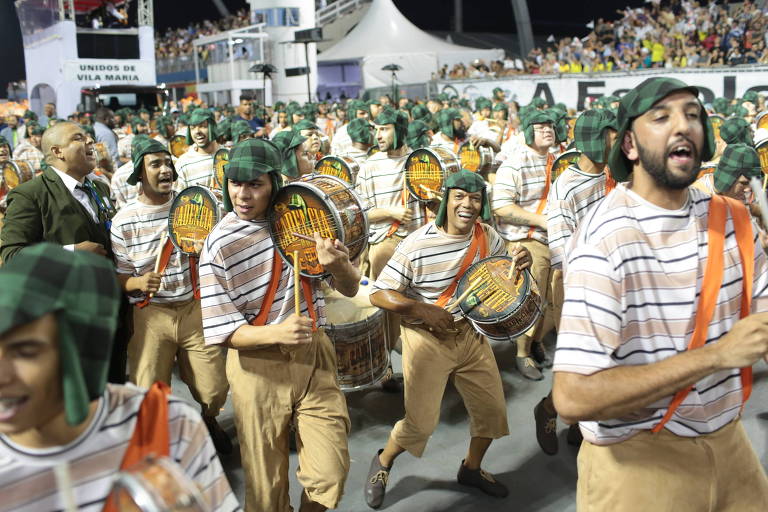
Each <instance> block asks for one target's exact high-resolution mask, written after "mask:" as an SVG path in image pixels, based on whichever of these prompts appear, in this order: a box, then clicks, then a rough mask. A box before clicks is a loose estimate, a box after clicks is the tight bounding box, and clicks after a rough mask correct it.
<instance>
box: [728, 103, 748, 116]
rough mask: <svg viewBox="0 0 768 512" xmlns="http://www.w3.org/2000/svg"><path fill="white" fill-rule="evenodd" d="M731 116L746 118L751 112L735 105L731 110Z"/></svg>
mask: <svg viewBox="0 0 768 512" xmlns="http://www.w3.org/2000/svg"><path fill="white" fill-rule="evenodd" d="M731 115H733V116H736V117H745V116H747V115H749V111H748V110H747V109H746V108H744V107H742V106H741V105H734V107H733V108H732V109H731Z"/></svg>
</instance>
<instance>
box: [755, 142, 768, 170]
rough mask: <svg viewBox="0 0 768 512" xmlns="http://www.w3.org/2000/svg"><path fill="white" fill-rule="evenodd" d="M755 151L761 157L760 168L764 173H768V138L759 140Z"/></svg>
mask: <svg viewBox="0 0 768 512" xmlns="http://www.w3.org/2000/svg"><path fill="white" fill-rule="evenodd" d="M755 151H757V156H758V157H759V158H760V168H761V169H762V171H763V174H768V139H765V140H761V141H758V142H757V143H756V144H755Z"/></svg>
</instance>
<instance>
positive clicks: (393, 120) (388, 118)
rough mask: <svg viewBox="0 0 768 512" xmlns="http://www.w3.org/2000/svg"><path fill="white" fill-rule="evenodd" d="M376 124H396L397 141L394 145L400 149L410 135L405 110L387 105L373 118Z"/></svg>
mask: <svg viewBox="0 0 768 512" xmlns="http://www.w3.org/2000/svg"><path fill="white" fill-rule="evenodd" d="M373 122H374V124H378V125H384V124H392V125H394V126H395V141H394V144H393V145H392V147H393V148H394V149H400V148H401V147H403V146H404V145H405V138H406V137H407V136H408V117H407V116H406V114H405V113H404V112H400V111H399V110H395V109H393V108H390V107H387V108H385V109H384V110H382V111H381V114H379V115H378V116H376V119H374V120H373Z"/></svg>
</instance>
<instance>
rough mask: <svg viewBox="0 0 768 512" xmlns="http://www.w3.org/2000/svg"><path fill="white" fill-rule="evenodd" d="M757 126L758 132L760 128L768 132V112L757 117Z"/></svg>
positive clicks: (763, 112) (765, 111)
mask: <svg viewBox="0 0 768 512" xmlns="http://www.w3.org/2000/svg"><path fill="white" fill-rule="evenodd" d="M755 126H756V129H757V130H759V129H760V128H763V129H764V130H768V110H764V111H762V112H760V113H759V114H757V117H756V118H755Z"/></svg>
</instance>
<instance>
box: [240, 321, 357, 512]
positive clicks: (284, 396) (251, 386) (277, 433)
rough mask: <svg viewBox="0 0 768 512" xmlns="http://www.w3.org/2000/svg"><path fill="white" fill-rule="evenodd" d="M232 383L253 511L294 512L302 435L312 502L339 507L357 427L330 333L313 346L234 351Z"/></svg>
mask: <svg viewBox="0 0 768 512" xmlns="http://www.w3.org/2000/svg"><path fill="white" fill-rule="evenodd" d="M227 377H228V378H229V382H230V384H231V385H232V404H233V406H234V409H235V424H236V425H237V433H238V438H239V440H240V457H241V460H242V464H243V469H244V470H245V479H246V480H245V510H247V511H248V512H287V511H290V510H292V508H291V506H290V498H289V496H288V481H289V480H288V454H289V451H288V450H289V448H288V436H289V433H290V428H289V427H290V426H291V424H293V426H294V428H295V430H296V445H297V448H298V455H299V468H298V470H297V476H298V479H299V483H301V485H302V486H303V487H304V490H305V492H306V494H307V496H309V498H310V499H311V500H312V501H315V502H317V503H320V504H321V505H324V506H326V507H328V508H334V507H336V505H337V504H338V503H339V500H340V499H341V496H342V493H343V491H344V482H345V480H346V478H347V472H348V471H349V451H348V449H347V434H348V433H349V428H350V423H349V415H348V413H347V404H346V400H345V398H344V395H343V394H342V393H341V391H340V390H339V386H338V384H337V383H336V353H335V351H334V348H333V345H332V344H331V340H329V339H328V336H326V335H325V333H324V332H323V330H322V329H320V330H318V331H317V332H316V333H315V335H314V336H313V337H312V343H308V344H306V345H300V346H297V347H286V346H284V347H283V349H281V348H279V347H277V346H274V347H267V348H264V349H261V350H251V351H238V350H232V349H230V351H229V355H228V356H227Z"/></svg>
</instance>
